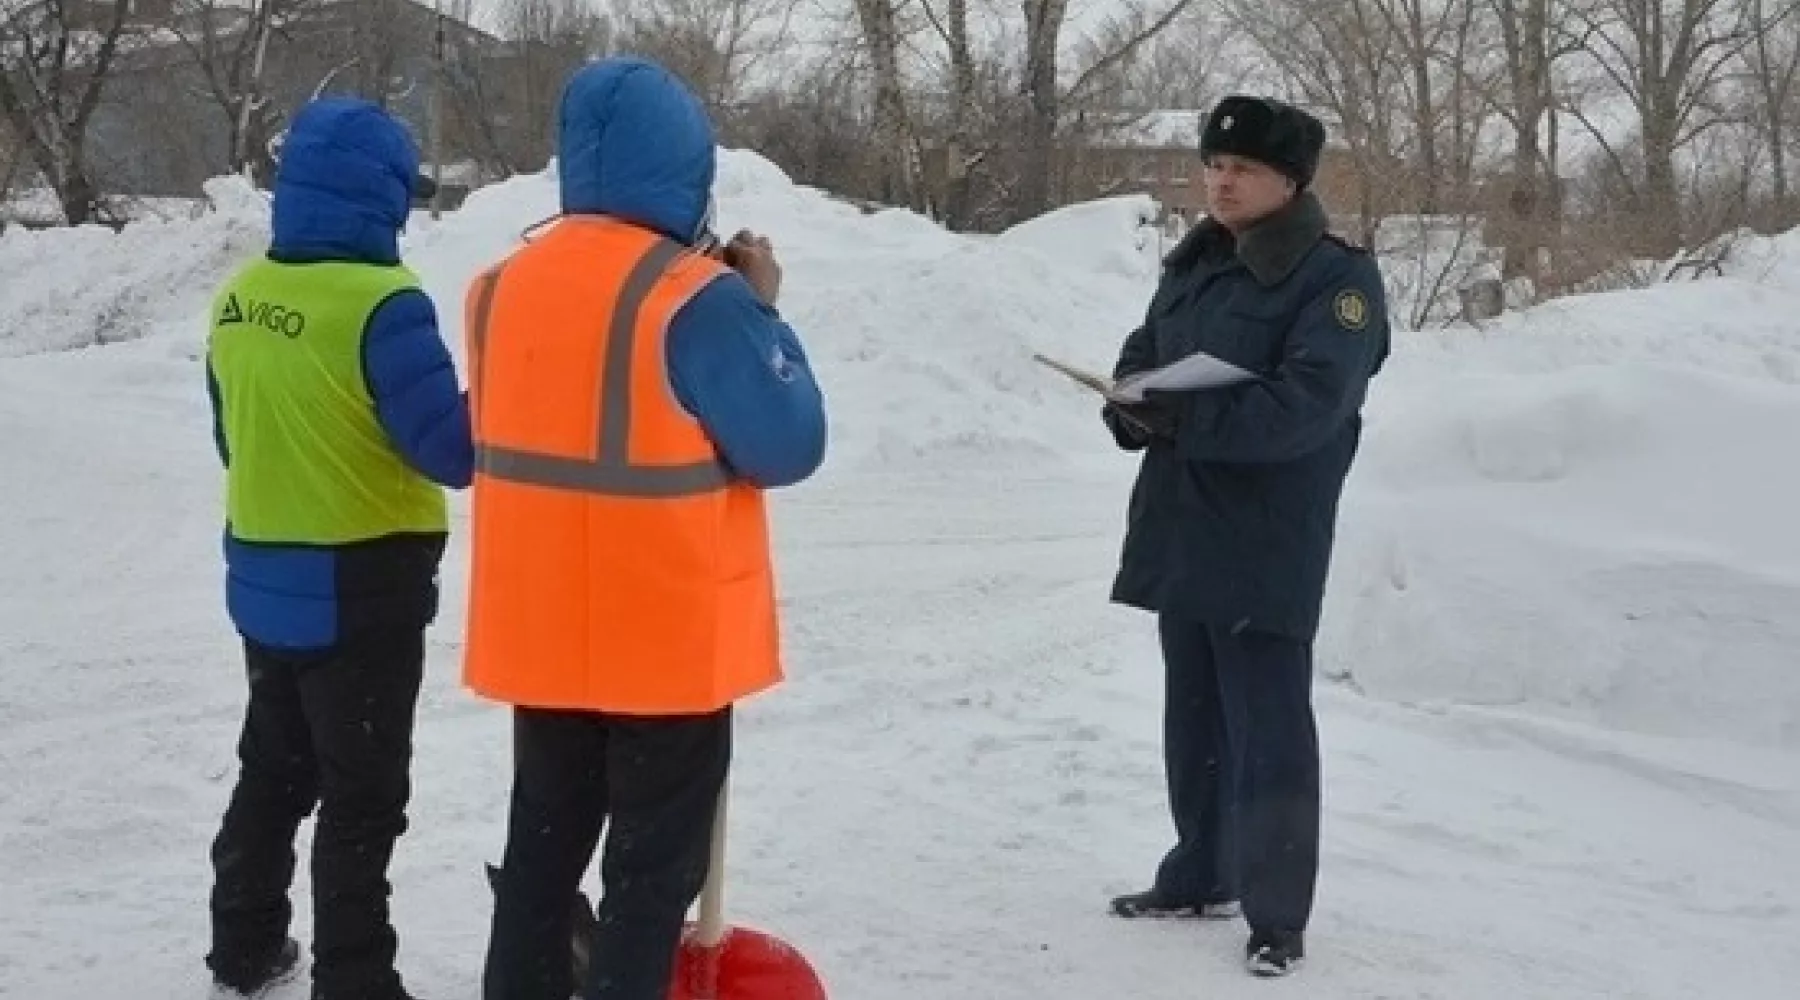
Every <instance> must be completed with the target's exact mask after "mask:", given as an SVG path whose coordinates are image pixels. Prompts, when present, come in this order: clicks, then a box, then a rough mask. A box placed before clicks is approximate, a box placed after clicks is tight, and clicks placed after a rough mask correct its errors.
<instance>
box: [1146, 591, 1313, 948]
mask: <svg viewBox="0 0 1800 1000" xmlns="http://www.w3.org/2000/svg"><path fill="white" fill-rule="evenodd" d="M1159 628H1160V630H1161V633H1162V649H1163V663H1164V668H1165V670H1166V672H1167V681H1166V684H1167V691H1166V695H1165V698H1166V700H1165V703H1164V710H1163V754H1164V762H1165V765H1166V769H1167V774H1168V782H1169V807H1170V811H1171V812H1172V813H1173V815H1174V819H1175V830H1176V835H1177V838H1176V843H1175V846H1174V847H1173V848H1172V849H1171V850H1170V851H1169V853H1168V855H1167V856H1166V857H1164V858H1163V861H1162V864H1161V866H1160V867H1159V868H1158V870H1157V876H1156V884H1157V888H1158V889H1161V890H1163V891H1164V892H1166V893H1168V894H1169V895H1171V896H1173V897H1175V898H1179V899H1182V900H1186V901H1190V902H1196V903H1199V902H1218V901H1224V900H1230V899H1240V900H1242V902H1243V907H1244V918H1245V920H1246V921H1247V922H1248V923H1249V924H1250V926H1251V928H1252V929H1254V930H1259V931H1304V930H1305V929H1306V924H1307V920H1308V919H1309V917H1310V916H1311V912H1312V904H1313V895H1314V887H1315V885H1316V883H1317V881H1318V870H1319V737H1318V730H1317V727H1316V725H1315V722H1314V719H1313V709H1312V647H1311V645H1310V644H1309V643H1306V642H1302V641H1300V640H1297V639H1291V638H1287V637H1284V636H1278V635H1271V634H1268V633H1259V632H1249V631H1243V632H1236V633H1234V632H1232V631H1231V630H1230V629H1227V628H1222V627H1218V626H1212V625H1207V624H1203V623H1200V622H1195V621H1187V620H1183V619H1179V618H1173V617H1170V616H1166V615H1165V616H1163V617H1162V618H1161V619H1160V622H1159Z"/></svg>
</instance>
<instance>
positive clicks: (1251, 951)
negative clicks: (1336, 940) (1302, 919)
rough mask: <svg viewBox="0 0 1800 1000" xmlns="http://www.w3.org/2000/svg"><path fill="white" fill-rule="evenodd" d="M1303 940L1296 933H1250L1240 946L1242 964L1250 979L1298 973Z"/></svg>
mask: <svg viewBox="0 0 1800 1000" xmlns="http://www.w3.org/2000/svg"><path fill="white" fill-rule="evenodd" d="M1305 960H1306V941H1305V939H1304V937H1303V936H1302V935H1301V934H1300V933H1299V932H1297V931H1254V932H1252V933H1251V935H1250V943H1249V944H1246V945H1245V946H1244V965H1245V967H1246V968H1248V969H1249V970H1250V974H1251V975H1253V976H1261V977H1263V978H1265V979H1272V978H1276V977H1280V976H1285V975H1287V974H1289V973H1291V972H1295V971H1298V970H1299V968H1300V965H1301V963H1303V962H1304V961H1305Z"/></svg>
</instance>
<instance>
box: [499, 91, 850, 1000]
mask: <svg viewBox="0 0 1800 1000" xmlns="http://www.w3.org/2000/svg"><path fill="white" fill-rule="evenodd" d="M558 121H559V123H560V124H559V135H558V140H557V141H558V157H557V169H558V173H559V179H560V186H561V200H562V214H561V215H560V216H559V217H558V218H556V219H554V220H552V221H551V222H550V223H549V224H548V227H547V228H545V229H543V230H541V231H539V232H537V233H534V234H528V236H527V240H526V243H525V245H524V246H522V247H520V248H518V249H517V250H516V251H515V252H513V253H512V254H511V255H510V256H508V257H507V258H506V259H505V260H503V261H502V262H500V263H499V264H497V265H495V266H494V267H492V268H490V269H489V270H487V271H486V272H485V273H483V274H481V275H480V276H479V277H477V279H476V280H475V282H474V283H473V285H472V286H471V287H470V290H469V294H468V301H467V323H466V335H467V340H468V352H467V360H468V364H469V369H470V371H469V381H470V409H471V417H472V420H473V427H474V437H475V450H476V471H475V479H474V484H473V506H472V526H471V537H472V539H473V541H472V546H473V556H472V572H471V581H470V604H469V614H468V639H467V644H466V647H465V652H464V655H465V664H464V676H465V681H466V683H467V684H468V685H469V687H470V688H471V689H473V690H474V691H475V692H477V693H478V694H480V695H482V696H485V697H487V698H491V699H494V700H497V701H500V702H503V703H506V704H510V705H512V706H515V708H514V747H513V753H514V776H513V788H512V805H511V816H510V819H509V828H508V832H507V842H506V851H505V857H504V860H503V863H502V865H501V868H500V870H499V871H498V873H496V874H495V876H494V889H495V907H494V919H493V928H492V936H491V939H490V941H489V946H488V955H487V964H486V970H485V973H484V976H483V980H484V982H483V996H484V998H485V1000H568V998H569V996H570V995H571V993H573V992H575V989H576V988H577V987H578V986H579V988H580V990H581V995H582V996H584V997H586V998H588V1000H602V998H605V1000H652V998H654V1000H663V998H664V997H665V996H666V995H667V991H668V989H669V982H670V977H671V975H672V972H673V969H674V963H675V954H676V950H677V947H678V945H679V941H680V935H681V930H682V924H683V922H684V919H685V917H686V914H687V910H688V907H689V906H690V905H692V903H693V901H694V900H695V898H696V897H697V896H698V895H699V893H700V890H701V888H702V885H703V883H704V881H705V878H706V875H707V867H708V846H709V835H710V833H711V829H712V821H713V817H714V813H715V808H716V805H717V802H718V798H719V795H720V792H721V790H722V788H723V784H724V780H725V774H726V770H727V768H728V766H729V763H730V759H731V712H732V705H733V703H734V702H736V701H738V700H740V699H743V698H745V697H747V696H750V695H753V694H755V693H757V692H760V691H764V690H766V689H768V688H770V687H772V686H773V685H775V684H776V683H778V682H779V681H780V679H781V676H782V671H781V665H780V658H779V642H778V634H777V633H778V630H777V621H776V601H775V585H774V573H773V569H772V566H771V561H770V554H769V534H768V524H767V519H766V515H765V512H764V505H763V497H764V492H765V491H766V490H769V489H772V488H777V487H782V486H787V485H790V484H793V483H797V482H799V481H801V480H803V479H805V478H807V477H809V476H810V475H811V474H812V473H813V472H814V471H815V470H816V469H817V468H818V466H819V464H820V462H821V461H822V459H823V457H824V449H825V437H826V434H825V415H824V406H823V400H822V398H821V395H820V392H819V389H818V386H817V384H816V383H815V382H814V380H813V376H812V372H811V369H810V366H809V364H808V362H807V358H806V354H805V352H804V351H803V350H802V348H801V346H800V343H799V340H798V339H797V338H796V337H795V335H794V332H793V331H792V330H791V329H790V328H789V327H788V326H787V324H786V323H785V322H783V320H782V319H781V317H780V316H779V314H778V313H777V312H776V309H775V303H776V297H777V293H778V291H779V288H780V284H781V268H780V266H779V265H778V264H777V263H776V260H775V256H774V252H773V250H772V248H771V247H770V244H769V242H768V241H767V240H766V239H764V238H762V237H758V236H754V235H751V234H748V233H741V234H739V235H738V236H737V237H735V238H734V239H733V240H732V241H731V243H730V244H729V245H727V246H725V247H723V248H721V247H719V245H718V241H717V240H716V238H715V237H713V235H712V233H711V229H710V215H711V207H710V206H711V196H710V191H711V187H712V183H713V176H714V170H715V166H714V140H713V133H712V127H711V125H710V123H709V122H708V120H707V117H706V113H705V110H704V108H703V107H702V105H701V104H700V102H699V101H698V100H696V99H695V98H694V96H693V95H692V94H691V93H690V92H689V91H688V90H687V89H686V88H684V87H683V86H682V85H681V84H680V83H679V82H678V81H677V80H676V79H675V78H674V77H673V76H672V75H671V74H669V73H668V72H667V71H665V70H664V69H663V68H661V67H660V66H658V65H656V64H654V63H651V62H648V61H645V60H643V59H639V58H625V57H620V58H611V59H606V60H603V61H600V62H596V63H591V64H589V65H587V66H586V67H584V68H582V69H581V70H579V71H578V72H577V73H576V74H575V75H574V76H573V77H572V78H571V79H570V80H569V82H568V84H567V86H566V87H565V89H564V91H563V94H562V99H561V108H560V113H559V116H558ZM727 262H729V263H727ZM603 827H605V828H606V831H607V839H606V846H605V851H604V856H603V860H602V863H601V880H602V888H603V894H602V896H601V899H600V902H599V904H598V907H597V910H598V912H597V914H596V917H597V921H598V927H597V930H596V931H595V932H594V936H593V940H592V941H591V957H590V960H589V968H590V973H589V975H588V978H587V982H585V983H582V984H575V983H573V982H572V980H573V972H572V969H571V963H570V960H569V943H570V940H571V934H572V933H573V931H572V926H571V925H572V923H573V913H572V908H571V905H570V904H571V901H572V900H574V899H575V898H576V893H577V892H578V888H579V883H580V880H581V877H582V874H583V872H585V870H586V869H587V866H588V864H589V862H590V861H591V860H592V857H593V854H594V850H595V848H596V845H597V844H598V842H599V838H600V834H601V830H602V828H603Z"/></svg>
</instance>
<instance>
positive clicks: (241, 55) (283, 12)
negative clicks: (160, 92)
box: [167, 0, 322, 178]
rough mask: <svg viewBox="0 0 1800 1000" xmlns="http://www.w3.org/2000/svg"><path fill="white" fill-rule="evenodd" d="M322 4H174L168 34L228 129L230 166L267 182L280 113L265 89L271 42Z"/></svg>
mask: <svg viewBox="0 0 1800 1000" xmlns="http://www.w3.org/2000/svg"><path fill="white" fill-rule="evenodd" d="M321 5H322V3H321V0H251V2H250V4H249V6H245V5H244V4H243V3H242V2H240V0H176V2H175V5H174V17H172V18H171V19H170V21H169V24H168V26H167V27H168V30H169V31H170V32H171V33H172V34H173V35H174V36H175V38H176V39H177V40H178V42H179V44H180V45H181V47H182V48H183V49H184V50H185V51H186V53H187V56H188V59H189V61H190V63H191V64H192V66H193V67H194V69H195V70H196V71H197V73H198V75H199V77H200V81H201V86H202V87H203V88H204V90H205V93H206V96H207V97H208V98H209V99H210V100H211V101H212V102H213V103H214V104H215V105H216V106H217V107H218V109H219V112H220V114H221V115H222V117H223V120H224V122H225V127H226V147H227V149H228V150H229V152H228V157H229V162H228V166H229V169H230V170H231V171H232V172H234V173H235V172H240V171H244V170H246V169H249V170H250V171H251V172H252V173H253V174H255V175H257V176H259V177H263V178H266V177H267V176H268V172H269V170H270V168H271V166H272V164H271V163H270V162H269V155H268V148H267V147H268V142H269V139H270V138H271V137H272V136H273V135H274V134H275V133H276V131H278V130H279V128H280V127H281V111H280V110H279V106H278V105H277V104H276V103H275V102H274V101H272V100H271V99H270V95H269V94H268V92H267V91H266V90H265V88H264V82H263V77H264V68H265V67H266V66H267V64H268V53H269V46H270V44H271V42H272V41H273V40H274V39H275V38H276V37H277V36H278V35H281V34H283V33H285V31H286V29H287V28H288V26H289V25H291V24H293V23H294V22H295V21H297V20H300V19H303V18H305V17H306V16H307V15H308V14H309V13H310V12H311V11H312V10H314V9H315V8H317V7H319V6H321Z"/></svg>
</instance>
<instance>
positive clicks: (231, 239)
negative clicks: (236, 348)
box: [0, 178, 268, 356]
mask: <svg viewBox="0 0 1800 1000" xmlns="http://www.w3.org/2000/svg"><path fill="white" fill-rule="evenodd" d="M206 193H207V197H208V198H209V199H211V201H212V203H213V209H212V210H211V211H208V212H206V213H204V214H202V215H200V216H199V217H197V218H194V219H183V218H171V219H145V220H142V221H138V222H133V223H131V224H130V225H127V226H125V227H124V228H123V229H122V230H120V231H118V232H114V231H113V230H112V229H110V228H108V227H106V226H101V225H97V224H96V225H88V226H81V227H78V228H73V229H70V228H60V229H46V230H41V231H32V230H27V229H23V228H19V227H8V228H7V229H6V231H5V232H0V275H5V279H4V280H3V281H0V356H16V355H21V354H34V353H39V352H44V351H62V350H69V349H71V348H78V347H97V346H100V345H104V344H112V343H118V342H120V341H125V340H133V339H136V338H138V337H142V336H144V335H145V334H146V333H149V332H150V331H151V330H153V329H155V328H156V327H157V325H158V324H161V323H175V322H181V321H183V320H187V319H191V318H192V317H193V315H194V313H195V311H196V309H203V306H202V305H197V304H196V303H204V302H205V301H206V300H207V299H208V298H209V297H210V296H211V294H212V289H213V286H214V285H216V284H217V283H218V281H219V280H220V278H221V277H223V275H224V274H225V273H226V272H227V271H228V270H229V269H230V268H231V267H232V266H233V265H234V264H236V263H237V262H238V261H240V260H242V259H243V258H244V257H246V256H248V255H250V254H253V253H255V252H257V251H258V250H260V249H261V248H262V247H263V246H264V245H265V244H266V241H267V237H266V235H265V234H266V233H267V232H268V205H267V203H266V202H265V201H264V199H263V198H262V196H261V195H259V194H258V193H257V192H256V191H255V190H253V189H252V188H250V187H249V185H248V184H247V183H246V182H244V181H243V180H241V179H239V178H220V179H216V180H213V181H211V182H209V183H208V184H207V186H206Z"/></svg>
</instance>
